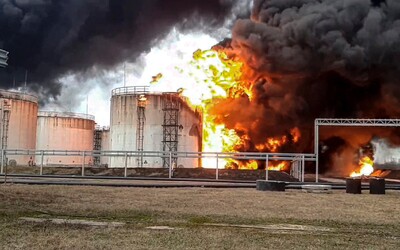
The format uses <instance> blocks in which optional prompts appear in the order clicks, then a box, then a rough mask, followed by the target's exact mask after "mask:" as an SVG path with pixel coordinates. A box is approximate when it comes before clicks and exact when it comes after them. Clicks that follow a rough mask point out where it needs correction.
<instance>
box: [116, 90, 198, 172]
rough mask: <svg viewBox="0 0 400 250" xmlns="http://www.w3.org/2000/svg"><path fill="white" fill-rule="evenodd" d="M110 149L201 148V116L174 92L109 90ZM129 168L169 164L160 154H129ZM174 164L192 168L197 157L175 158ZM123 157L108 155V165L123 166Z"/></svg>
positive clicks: (181, 149) (185, 150)
mask: <svg viewBox="0 0 400 250" xmlns="http://www.w3.org/2000/svg"><path fill="white" fill-rule="evenodd" d="M110 139H111V141H110V143H111V144H110V149H111V150H113V151H168V152H169V151H178V152H199V151H201V147H202V145H201V141H202V127H201V115H200V114H199V113H197V112H195V111H193V110H192V109H191V108H190V107H189V106H187V105H186V103H185V102H184V101H183V100H182V99H181V98H180V97H179V95H178V94H177V93H151V92H149V91H148V88H147V87H123V88H117V89H114V90H113V91H112V97H111V122H110ZM126 164H127V166H128V167H159V168H161V167H169V159H166V158H161V157H128V160H127V162H126ZM172 165H173V167H186V168H195V167H199V166H200V161H199V160H198V159H196V158H192V159H188V158H178V159H176V158H174V159H173V162H172ZM124 166H125V158H124V157H111V159H110V167H124Z"/></svg>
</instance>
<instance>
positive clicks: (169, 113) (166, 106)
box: [162, 93, 180, 168]
mask: <svg viewBox="0 0 400 250" xmlns="http://www.w3.org/2000/svg"><path fill="white" fill-rule="evenodd" d="M162 100H163V112H164V121H163V125H162V126H163V141H162V143H163V151H164V152H177V151H178V130H179V109H180V100H179V98H178V96H177V94H176V93H163V96H162ZM177 162H178V158H177V157H172V158H171V162H170V159H169V157H164V158H163V167H164V168H169V167H170V165H171V164H172V166H171V167H175V166H177Z"/></svg>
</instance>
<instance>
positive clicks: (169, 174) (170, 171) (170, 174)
mask: <svg viewBox="0 0 400 250" xmlns="http://www.w3.org/2000/svg"><path fill="white" fill-rule="evenodd" d="M168 178H169V179H171V178H172V152H169V169H168Z"/></svg>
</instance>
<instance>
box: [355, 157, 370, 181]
mask: <svg viewBox="0 0 400 250" xmlns="http://www.w3.org/2000/svg"><path fill="white" fill-rule="evenodd" d="M358 165H359V168H358V170H356V171H354V172H352V173H351V174H350V177H359V176H370V175H371V174H372V173H373V172H374V167H373V165H374V161H373V160H372V159H371V158H370V157H368V156H364V157H362V158H361V159H360V162H359V164H358Z"/></svg>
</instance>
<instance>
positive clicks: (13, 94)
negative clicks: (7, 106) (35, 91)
mask: <svg viewBox="0 0 400 250" xmlns="http://www.w3.org/2000/svg"><path fill="white" fill-rule="evenodd" d="M0 98H6V99H14V100H23V101H29V102H34V103H38V97H37V96H35V95H32V94H27V93H23V92H19V91H9V90H3V89H0Z"/></svg>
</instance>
